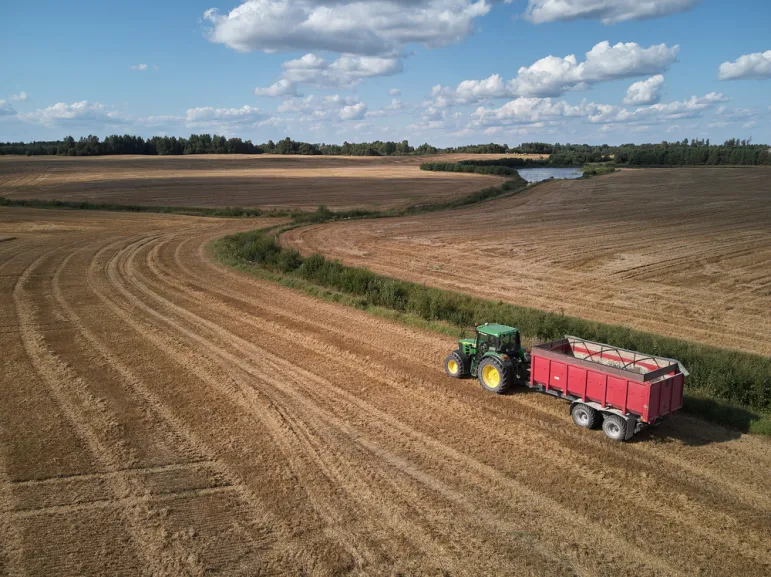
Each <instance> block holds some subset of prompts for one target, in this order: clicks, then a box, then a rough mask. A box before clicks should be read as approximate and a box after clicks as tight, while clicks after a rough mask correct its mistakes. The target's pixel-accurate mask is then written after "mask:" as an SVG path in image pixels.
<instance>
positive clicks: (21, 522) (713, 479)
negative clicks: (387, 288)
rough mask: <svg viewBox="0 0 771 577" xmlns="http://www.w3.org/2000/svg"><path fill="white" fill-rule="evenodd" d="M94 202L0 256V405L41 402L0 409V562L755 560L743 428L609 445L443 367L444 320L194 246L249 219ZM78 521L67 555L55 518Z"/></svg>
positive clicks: (673, 563)
mask: <svg viewBox="0 0 771 577" xmlns="http://www.w3.org/2000/svg"><path fill="white" fill-rule="evenodd" d="M51 214H53V213H51ZM62 218H70V219H77V218H83V217H82V216H77V215H75V216H71V215H69V214H67V215H63V216H62ZM114 218H115V219H116V220H117V221H118V222H120V223H121V224H120V225H117V226H116V227H114V228H112V227H107V228H105V230H104V231H97V232H96V233H93V232H90V231H89V230H87V229H85V228H84V230H83V231H75V232H72V233H69V235H68V236H67V237H66V239H65V240H63V241H56V240H55V239H54V238H53V237H49V238H48V240H47V241H46V242H41V241H39V240H36V239H23V243H20V245H19V251H18V252H17V253H15V254H14V253H13V252H0V273H2V274H0V288H2V290H4V291H5V290H8V296H9V299H8V300H7V302H5V303H0V314H2V315H3V317H2V319H3V320H2V323H3V324H7V325H8V328H9V331H8V332H0V340H2V342H3V343H8V344H9V346H12V347H17V349H14V350H15V352H14V351H12V353H13V354H12V355H10V357H9V359H10V360H6V359H4V358H0V368H2V367H5V366H7V367H10V368H12V369H13V375H14V376H15V377H14V378H16V377H18V378H20V379H21V378H26V377H25V374H26V373H25V367H26V366H27V365H24V366H22V365H21V364H20V360H21V359H22V358H24V359H28V366H29V367H34V369H30V370H29V371H28V372H29V375H30V376H29V379H35V380H34V381H33V380H29V382H27V381H24V382H23V383H20V385H22V384H23V386H20V387H19V388H18V390H19V394H20V395H30V401H29V402H25V401H24V398H23V397H20V398H18V399H17V398H16V397H12V400H13V401H14V405H13V406H14V407H15V410H16V411H20V412H24V411H30V409H32V408H33V407H34V408H35V409H38V410H39V411H40V412H42V413H43V417H42V418H41V419H39V421H38V420H35V419H36V418H37V417H36V416H35V414H34V413H32V412H30V413H29V418H28V419H27V420H29V421H30V423H29V424H25V420H24V419H15V420H14V419H10V420H9V421H8V423H9V425H8V426H9V427H10V428H12V429H13V430H17V431H18V434H17V435H16V436H12V435H11V436H9V435H8V433H6V432H4V431H3V429H2V428H0V435H5V436H2V437H0V438H2V439H6V440H7V441H8V446H6V447H3V446H0V531H2V536H0V573H2V574H5V573H9V574H19V575H22V574H30V575H43V574H50V573H51V572H52V571H55V568H56V567H59V568H60V572H61V570H62V569H61V568H65V569H66V568H69V569H67V570H70V572H73V573H80V574H97V573H99V572H100V570H101V571H104V570H107V567H106V566H102V567H101V568H100V561H102V559H100V556H99V553H98V552H99V551H100V550H105V551H107V550H118V549H120V548H121V547H122V548H124V549H127V550H131V551H132V553H131V554H128V553H126V554H125V559H123V560H120V561H115V562H113V563H112V565H111V566H110V569H112V570H114V571H115V572H118V573H120V572H123V573H138V574H141V573H145V574H157V575H163V574H203V573H207V572H208V573H216V574H226V575H253V574H255V573H257V574H260V575H262V574H275V575H279V574H309V575H343V574H345V575H355V576H358V575H373V574H396V573H402V574H442V573H449V574H452V575H469V576H470V575H484V574H487V575H499V574H516V575H523V576H524V575H532V576H540V575H555V576H557V575H564V576H571V575H586V576H593V575H608V576H610V575H615V574H621V573H625V574H634V575H641V576H644V575H650V576H669V575H683V576H685V575H714V576H722V575H725V576H727V575H731V576H732V577H733V576H746V577H750V576H752V577H754V575H758V574H764V573H766V572H767V571H768V569H769V568H771V546H770V544H769V543H768V537H767V535H768V533H769V531H770V530H771V524H770V523H769V513H771V499H770V498H769V495H770V494H771V491H770V490H769V480H768V478H767V477H766V476H765V474H764V471H765V470H767V467H768V466H769V465H771V457H769V454H768V452H767V450H766V448H767V445H764V444H762V442H761V440H758V439H756V438H754V437H751V436H743V437H740V438H734V439H731V438H730V437H727V436H725V435H723V434H722V433H721V430H719V429H718V428H716V427H713V426H712V425H709V424H706V423H702V422H701V421H698V420H694V419H690V418H682V420H674V421H673V422H672V423H670V424H668V425H665V426H663V427H662V429H661V431H662V433H661V434H659V433H656V434H654V435H652V436H651V437H650V438H648V439H646V440H641V441H639V442H637V443H633V444H630V445H615V444H612V443H611V442H609V441H606V440H605V438H604V437H602V435H601V434H600V433H596V432H591V431H584V430H579V429H577V428H575V427H574V426H573V425H572V423H571V422H570V418H569V416H568V415H567V410H566V407H565V406H564V405H562V404H560V403H559V402H558V401H556V400H553V399H547V398H542V397H540V396H535V395H527V394H521V395H517V394H515V395H510V396H504V397H495V396H492V395H484V394H483V393H482V392H481V390H479V389H478V387H477V386H475V384H474V383H473V382H470V381H453V380H450V379H448V378H445V377H444V376H443V375H442V374H441V371H440V369H438V368H437V367H438V365H439V363H438V360H441V356H442V354H443V353H444V352H445V350H446V349H447V347H449V346H451V344H452V343H451V342H450V341H451V340H452V339H448V338H442V337H437V336H436V335H434V334H431V333H428V332H425V331H421V330H416V329H411V328H408V327H406V326H404V325H400V324H397V323H394V322H390V321H387V320H383V319H379V318H375V317H372V316H369V315H367V314H366V313H363V312H361V311H357V310H354V309H350V308H345V307H342V306H339V305H335V304H331V303H329V302H324V301H318V300H315V299H313V298H312V297H308V296H305V295H303V294H302V293H299V292H298V291H294V290H291V289H287V288H285V287H282V286H280V285H277V284H274V283H271V282H267V281H260V280H256V279H254V278H250V277H248V276H246V275H243V274H241V273H237V272H234V271H232V270H230V269H227V268H225V267H222V266H221V265H218V264H216V263H215V262H213V260H212V259H211V256H210V255H209V254H208V251H207V249H206V246H207V242H208V240H209V239H211V238H213V237H217V236H221V235H222V234H226V233H229V232H233V231H234V230H238V229H247V228H256V227H257V226H256V225H255V224H254V223H247V222H244V221H216V222H215V221H205V220H198V219H182V218H179V217H177V218H175V219H172V220H169V221H165V220H163V217H155V216H148V217H146V218H144V219H142V218H136V219H135V218H134V217H127V216H115V217H114ZM105 222H106V223H109V219H105ZM146 223H151V224H152V223H158V224H157V225H153V226H150V225H149V224H146ZM70 241H72V242H70ZM0 250H1V249H0ZM5 273H10V274H9V276H8V278H5V277H4V276H3V275H4V274H5ZM14 274H16V276H18V277H19V278H18V279H16V280H15V281H14V278H13V277H14ZM9 314H10V315H11V316H12V317H13V318H14V319H16V318H17V316H18V319H17V321H13V322H15V323H16V325H12V323H11V321H10V318H11V317H8V318H7V319H6V316H8V315H9ZM14 331H15V332H14ZM17 341H18V344H16V343H17ZM14 355H16V356H14ZM17 358H18V359H19V360H16V359H17ZM4 362H5V363H6V364H5V365H3V364H2V363H4ZM8 363H11V364H8ZM13 363H16V364H13ZM38 381H39V384H38ZM3 384H5V383H3ZM14 390H15V389H10V388H8V389H6V391H10V392H11V393H13V391H14ZM49 391H50V392H49ZM42 392H45V393H46V394H49V395H50V396H51V398H52V400H51V401H46V399H45V398H43V397H41V396H40V395H41V394H42ZM35 395H37V396H35ZM53 401H56V402H55V403H54V402H53ZM46 403H48V404H46ZM49 405H50V406H49ZM57 407H58V408H57ZM9 414H10V413H9V412H8V411H7V410H6V412H5V413H3V408H2V407H0V416H2V415H9ZM38 422H41V423H47V424H50V427H52V428H50V430H48V431H47V432H46V433H45V434H47V435H48V437H44V440H45V444H42V445H39V446H41V447H45V446H46V444H47V445H48V446H50V447H51V451H53V452H54V453H55V455H56V459H55V461H54V460H52V461H51V462H50V463H49V462H46V461H45V460H44V458H43V459H40V457H38V455H42V454H43V453H38V452H37V451H38V449H36V448H35V447H38V445H32V446H31V447H32V451H31V452H29V450H28V449H27V447H26V445H25V444H24V443H25V442H26V441H27V439H26V436H30V437H33V436H34V435H35V434H37V433H36V432H37V430H38V428H40V427H39V426H38V425H37V424H36V423H38ZM41 430H42V429H41ZM595 433H596V434H595ZM41 434H42V433H41ZM67 435H70V436H72V439H73V440H72V441H68V443H69V444H66V448H67V450H66V451H63V450H62V449H59V448H58V447H59V445H56V439H57V438H58V437H62V438H64V437H67ZM678 436H679V437H680V439H678V438H676V437H678ZM67 438H69V437H67ZM46 439H47V440H46ZM31 440H34V439H31ZM76 441H77V443H76ZM62 443H63V442H62ZM62 443H60V444H61V446H62V447H65V444H62ZM25 451H27V452H25ZM36 458H37V459H40V460H39V462H36V461H35V459H36ZM113 519H114V521H113ZM84 523H91V524H95V525H98V526H99V527H104V529H103V531H104V532H105V533H106V536H104V537H103V539H102V540H101V541H99V542H98V544H95V545H94V547H93V550H90V549H89V542H88V540H89V539H93V540H94V541H95V542H96V541H98V539H95V538H94V537H93V536H91V537H89V536H86V535H85V534H84V535H83V536H78V535H77V534H76V535H75V536H74V537H69V536H68V535H67V534H66V533H68V532H75V528H76V527H77V528H81V529H82V528H83V527H84ZM57 525H62V526H63V527H64V529H56V526H57ZM51 527H53V528H54V529H53V530H52V529H51ZM48 543H50V545H49V544H48ZM41 544H45V545H41ZM673 544H675V545H676V546H673ZM109 547H112V548H113V549H109ZM38 548H39V549H40V550H38ZM76 551H77V552H79V554H80V556H81V558H84V559H88V558H90V560H89V561H88V562H85V561H84V563H85V564H84V565H82V566H80V568H79V569H78V565H77V563H78V561H77V558H76V555H77V553H75V552H76ZM134 553H135V557H136V559H137V561H132V559H133V557H131V555H134ZM84 556H85V557H84ZM132 563H134V564H133V565H132Z"/></svg>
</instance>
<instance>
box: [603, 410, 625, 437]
mask: <svg viewBox="0 0 771 577" xmlns="http://www.w3.org/2000/svg"><path fill="white" fill-rule="evenodd" d="M626 425H627V423H626V421H625V420H624V419H622V418H621V417H619V416H618V415H613V414H608V413H606V414H605V419H604V420H603V421H602V432H603V433H605V436H606V437H608V439H610V440H612V441H618V442H622V441H625V440H626Z"/></svg>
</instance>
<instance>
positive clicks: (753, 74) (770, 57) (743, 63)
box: [718, 50, 771, 80]
mask: <svg viewBox="0 0 771 577" xmlns="http://www.w3.org/2000/svg"><path fill="white" fill-rule="evenodd" d="M718 78H720V80H742V79H749V78H756V79H761V78H771V50H766V51H765V52H754V53H752V54H744V55H743V56H739V58H737V59H736V61H734V62H723V63H722V64H721V65H720V69H719V71H718Z"/></svg>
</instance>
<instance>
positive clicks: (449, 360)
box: [444, 351, 469, 379]
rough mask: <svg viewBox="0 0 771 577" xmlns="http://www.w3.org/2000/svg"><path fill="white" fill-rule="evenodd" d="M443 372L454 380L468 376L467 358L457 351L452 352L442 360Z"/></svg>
mask: <svg viewBox="0 0 771 577" xmlns="http://www.w3.org/2000/svg"><path fill="white" fill-rule="evenodd" d="M444 372H445V373H447V374H448V375H449V376H450V377H452V378H454V379H460V378H463V377H465V376H467V375H468V373H469V362H468V358H467V357H466V356H465V355H463V354H461V353H460V352H459V351H453V352H451V353H450V354H449V355H447V357H446V358H445V359H444Z"/></svg>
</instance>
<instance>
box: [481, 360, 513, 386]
mask: <svg viewBox="0 0 771 577" xmlns="http://www.w3.org/2000/svg"><path fill="white" fill-rule="evenodd" d="M511 373H512V366H511V364H510V363H503V362H501V361H500V360H498V359H497V358H495V357H487V358H484V359H482V362H481V363H479V367H478V368H477V378H478V379H479V384H480V385H482V388H483V389H484V390H486V391H490V392H492V393H496V394H498V395H500V394H502V393H505V392H506V391H508V390H509V387H510V386H511Z"/></svg>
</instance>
